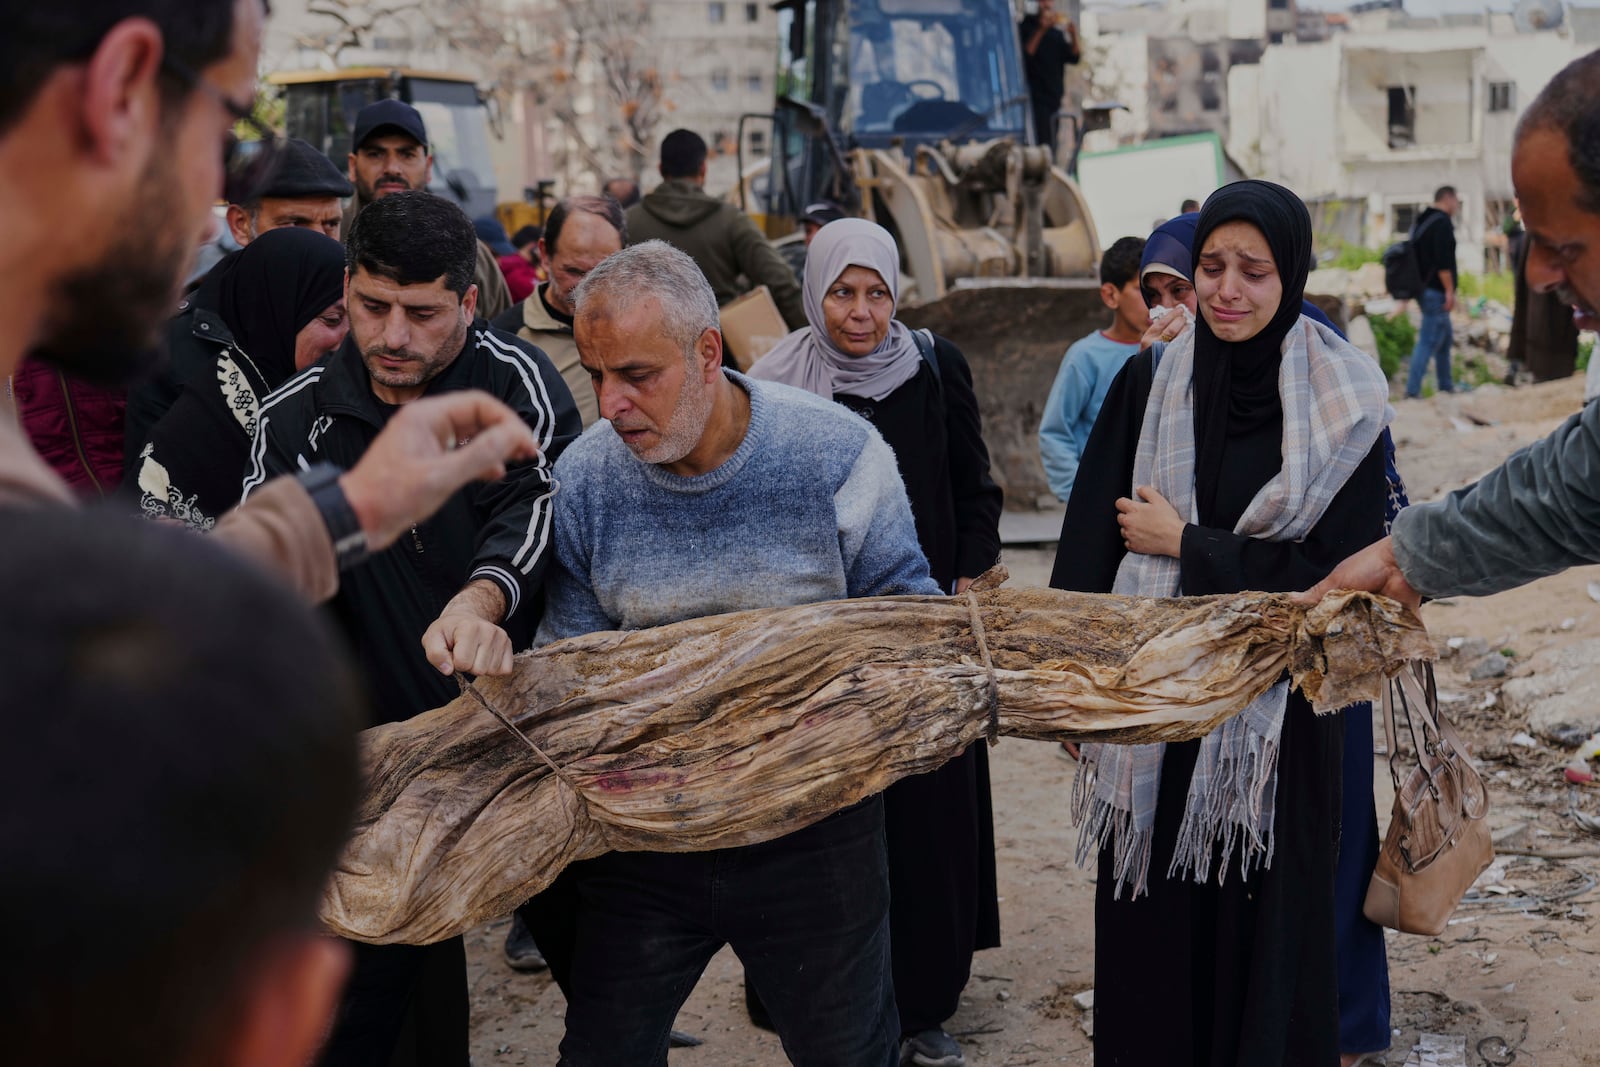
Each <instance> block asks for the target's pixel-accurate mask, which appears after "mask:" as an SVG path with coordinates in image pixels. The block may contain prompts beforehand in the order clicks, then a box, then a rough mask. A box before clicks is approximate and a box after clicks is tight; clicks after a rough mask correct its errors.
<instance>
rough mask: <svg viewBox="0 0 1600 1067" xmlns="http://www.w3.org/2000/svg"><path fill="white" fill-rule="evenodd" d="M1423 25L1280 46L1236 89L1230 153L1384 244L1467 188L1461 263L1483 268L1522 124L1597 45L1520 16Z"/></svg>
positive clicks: (1347, 231) (1460, 228) (1346, 232)
mask: <svg viewBox="0 0 1600 1067" xmlns="http://www.w3.org/2000/svg"><path fill="white" fill-rule="evenodd" d="M1452 21H1455V20H1452ZM1413 22H1414V20H1406V19H1404V18H1403V17H1400V18H1398V19H1395V20H1391V21H1390V22H1389V23H1388V24H1386V25H1383V26H1382V27H1381V28H1372V29H1367V28H1358V27H1353V28H1352V29H1351V30H1350V32H1346V33H1340V34H1337V35H1335V36H1333V37H1331V38H1329V39H1328V40H1324V41H1319V42H1315V43H1306V44H1299V43H1285V44H1282V45H1274V46H1271V47H1269V48H1268V49H1267V50H1266V52H1265V53H1264V54H1263V56H1262V58H1261V62H1260V64H1259V66H1258V67H1257V70H1256V72H1255V73H1256V79H1255V80H1254V82H1253V84H1249V85H1248V86H1246V85H1244V84H1242V83H1236V84H1234V85H1233V86H1232V88H1233V89H1234V93H1233V104H1234V107H1233V111H1234V114H1235V116H1236V121H1235V123H1234V124H1233V128H1232V130H1231V132H1230V140H1229V145H1230V149H1231V150H1232V151H1233V152H1234V154H1235V155H1236V156H1238V157H1239V158H1240V159H1241V160H1242V161H1245V162H1246V165H1247V166H1248V167H1249V168H1250V169H1252V170H1254V171H1256V172H1258V173H1261V174H1262V175H1264V176H1266V177H1269V178H1272V179H1274V180H1276V181H1281V182H1283V183H1284V184H1285V185H1288V186H1289V187H1290V188H1292V189H1294V190H1295V191H1296V192H1298V193H1300V194H1301V195H1302V196H1303V197H1305V199H1306V200H1307V201H1308V202H1310V203H1312V205H1313V210H1314V214H1320V215H1325V216H1326V217H1327V218H1328V219H1330V220H1333V219H1336V220H1337V221H1336V222H1335V221H1329V222H1328V223H1327V228H1328V229H1330V230H1335V231H1336V233H1337V236H1339V237H1341V238H1343V239H1345V240H1349V241H1352V242H1354V243H1359V244H1364V245H1367V246H1368V247H1374V248H1378V247H1383V246H1385V245H1387V244H1389V243H1391V242H1392V241H1395V240H1397V239H1399V238H1401V237H1404V236H1405V234H1406V233H1407V232H1408V231H1409V229H1410V226H1411V222H1412V220H1413V219H1414V218H1415V217H1416V215H1417V213H1418V212H1419V211H1420V210H1421V209H1422V208H1423V207H1425V206H1427V204H1428V203H1429V202H1430V201H1431V199H1432V196H1433V191H1434V190H1435V189H1436V188H1438V187H1439V186H1442V185H1453V186H1455V188H1456V190H1457V192H1458V194H1459V195H1460V197H1461V201H1462V209H1461V213H1460V215H1459V216H1458V217H1457V219H1456V242H1457V260H1458V263H1459V264H1460V266H1461V268H1462V269H1463V270H1469V271H1480V270H1483V269H1485V262H1486V260H1485V253H1486V251H1487V250H1490V249H1493V248H1494V247H1495V245H1496V241H1495V240H1494V238H1493V235H1494V234H1495V233H1497V232H1498V230H1499V226H1500V223H1501V222H1502V220H1503V219H1504V217H1505V215H1506V214H1507V213H1508V212H1509V211H1510V209H1511V206H1512V200H1513V196H1514V194H1513V191H1512V186H1511V147H1512V137H1513V133H1514V131H1515V128H1516V122H1517V118H1518V117H1519V116H1520V115H1521V113H1522V110H1523V108H1525V107H1526V106H1527V104H1528V103H1529V102H1530V101H1532V100H1533V98H1534V97H1535V96H1537V95H1538V93H1539V91H1540V90H1541V89H1542V88H1543V87H1544V85H1545V83H1546V82H1547V81H1548V80H1549V79H1550V77H1551V75H1553V74H1554V73H1555V72H1556V71H1558V70H1560V69H1561V68H1562V67H1563V66H1564V65H1565V64H1566V63H1568V62H1570V61H1571V60H1573V59H1575V58H1577V57H1578V56H1580V55H1582V54H1584V53H1585V52H1586V51H1588V50H1589V48H1591V47H1592V45H1590V44H1586V43H1584V42H1581V41H1579V40H1578V39H1576V37H1575V36H1574V35H1573V34H1572V33H1571V32H1569V31H1545V32H1536V33H1518V32H1516V30H1515V28H1514V27H1513V26H1512V24H1511V20H1510V18H1509V17H1508V16H1496V15H1490V16H1487V17H1478V18H1475V19H1473V20H1471V21H1469V22H1467V24H1465V25H1462V24H1459V23H1458V24H1454V25H1451V24H1438V23H1435V24H1430V25H1415V24H1408V23H1413ZM1396 23H1398V24H1396ZM1251 98H1253V99H1251ZM1319 209H1321V210H1320V211H1319ZM1489 265H1490V266H1495V265H1498V264H1497V262H1490V263H1489Z"/></svg>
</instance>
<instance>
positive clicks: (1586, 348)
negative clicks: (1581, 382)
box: [1578, 337, 1594, 374]
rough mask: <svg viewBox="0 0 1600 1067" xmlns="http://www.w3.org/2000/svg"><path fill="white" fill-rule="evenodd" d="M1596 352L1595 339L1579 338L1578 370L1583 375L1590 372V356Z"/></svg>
mask: <svg viewBox="0 0 1600 1067" xmlns="http://www.w3.org/2000/svg"><path fill="white" fill-rule="evenodd" d="M1593 351H1594V338H1593V337H1579V338H1578V370H1579V372H1581V373H1585V374H1586V373H1588V371H1589V354H1590V353H1591V352H1593Z"/></svg>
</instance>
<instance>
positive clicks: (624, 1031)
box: [535, 241, 938, 1067]
mask: <svg viewBox="0 0 1600 1067" xmlns="http://www.w3.org/2000/svg"><path fill="white" fill-rule="evenodd" d="M575 304H576V317H575V321H574V332H575V334H576V337H577V342H578V354H579V358H580V359H581V360H582V361H583V366H584V367H585V368H586V369H587V370H588V372H589V375H590V377H591V378H592V380H593V381H594V383H595V389H596V393H597V395H598V397H599V401H600V414H601V417H602V419H603V420H604V421H603V422H600V423H596V424H595V425H594V426H592V427H591V428H590V429H589V431H588V432H587V433H585V434H584V435H583V436H582V437H581V438H579V439H578V440H577V441H576V442H574V443H573V444H572V446H571V447H570V448H568V450H567V451H566V452H565V453H564V454H563V455H562V457H561V459H560V460H558V461H557V464H556V468H555V475H556V478H557V479H559V482H560V485H561V491H560V492H559V493H558V494H557V495H556V498H555V523H554V526H555V530H554V536H555V545H556V561H555V567H554V569H553V571H552V572H551V575H550V577H549V579H548V581H547V584H546V588H545V592H546V597H547V602H546V603H547V606H546V609H545V616H544V621H543V623H542V624H541V626H540V630H539V638H538V640H539V642H540V643H541V644H542V643H546V642H550V641H555V640H559V639H561V638H565V637H572V636H575V635H578V634H586V633H591V632H595V631H602V630H625V629H634V628H638V627H646V626H661V625H664V624H667V623H671V622H677V621H679V620H682V619H691V618H698V617H700V616H704V615H711V614H717V613H720V612H729V611H742V610H745V609H750V608H762V607H778V606H784V605H792V604H804V603H811V602H814V601H822V600H832V599H837V598H842V597H861V596H882V595H889V594H907V593H916V594H926V595H933V594H937V592H938V586H937V584H936V583H935V582H934V581H933V580H932V579H931V578H930V577H929V575H928V565H927V561H926V560H925V559H924V558H923V555H922V550H921V549H920V547H918V543H917V536H916V530H915V528H914V526H913V524H912V519H911V507H910V504H909V503H908V502H907V499H906V493H905V488H904V486H903V484H902V483H901V481H900V475H899V471H898V469H897V467H896V465H895V460H894V455H893V453H891V452H890V450H889V448H888V446H887V445H886V444H884V442H883V440H882V438H880V437H879V436H878V434H877V431H876V430H874V429H873V428H872V427H871V426H870V425H869V424H868V423H866V422H865V421H864V420H862V419H860V418H857V417H856V416H855V415H853V414H851V413H850V412H849V411H847V410H846V409H845V408H843V407H841V406H839V405H837V404H834V403H832V402H830V401H827V400H823V399H821V398H820V397H816V396H813V395H811V394H809V393H805V392H802V391H800V390H798V389H792V388H789V387H788V386H782V385H777V384H775V383H771V382H754V381H751V380H750V379H748V378H745V377H743V376H741V375H738V374H735V373H733V372H731V371H724V370H723V369H722V338H721V335H720V333H719V332H718V330H717V304H716V298H715V296H714V295H713V293H712V290H711V287H710V285H708V284H707V283H706V280H705V278H704V276H703V275H702V274H701V273H700V271H699V270H698V269H697V268H696V267H695V264H694V261H693V260H691V259H690V258H689V257H688V256H686V255H685V254H683V253H682V252H679V251H677V250H676V249H674V248H672V247H671V246H669V245H667V244H665V243H664V242H660V241H650V242H646V243H645V244H642V245H635V246H633V247H631V248H628V249H625V250H623V251H622V252H619V253H617V254H616V255H613V256H611V257H610V258H608V259H606V260H605V261H604V262H602V263H601V264H600V265H599V266H598V267H596V268H595V269H594V270H593V271H591V272H590V273H589V275H588V277H587V278H585V279H584V281H583V284H582V285H580V286H579V287H578V289H577V292H576V294H575ZM887 863H888V860H887V856H886V854H885V851H884V838H883V802H882V799H881V798H880V797H873V798H871V799H870V800H866V801H863V802H861V803H860V804H857V805H855V806H853V807H850V808H847V809H845V810H844V811H842V812H839V813H837V814H835V815H832V816H830V817H828V818H826V819H824V820H822V821H821V822H818V823H816V824H814V825H812V826H809V827H806V828H805V829H803V830H798V831H796V832H794V833H791V834H788V835H786V836H784V837H781V838H778V839H777V840H774V841H767V842H763V843H761V844H756V845H747V846H744V847H740V848H729V849H722V850H719V851H715V852H702V853H688V854H684V853H654V852H619V853H611V854H609V855H606V856H602V857H600V858H598V859H596V860H593V861H590V862H589V863H586V864H582V865H580V866H579V867H578V868H576V869H575V870H576V873H575V874H574V878H575V879H576V882H577V899H578V904H577V915H576V917H575V925H574V928H575V943H574V945H573V948H574V951H573V957H572V959H573V962H572V969H571V977H570V981H569V982H567V983H566V987H567V988H568V998H569V999H568V1007H567V1032H566V1036H565V1038H564V1039H563V1041H562V1043H561V1062H562V1063H563V1064H568V1065H571V1067H587V1065H591V1064H592V1065H611V1064H619V1063H628V1064H653V1063H661V1062H665V1056H666V1048H667V1039H668V1030H669V1028H670V1027H671V1025H672V1021H673V1018H674V1017H675V1016H676V1015H677V1012H678V1009H679V1008H680V1007H681V1006H682V1005H683V1002H684V1001H685V1000H686V999H687V998H688V996H689V993H690V992H691V991H692V990H693V988H694V985H695V982H696V981H697V980H698V979H699V977H700V974H701V972H702V971H703V970H704V969H705V966H706V964H707V962H709V961H710V959H711V957H712V956H713V955H714V954H715V953H716V952H717V951H718V950H719V949H720V948H721V947H722V946H723V945H724V944H731V945H732V946H733V948H734V950H735V951H736V952H737V953H738V954H739V957H740V959H741V960H742V961H743V962H744V965H745V973H746V975H747V976H748V978H749V980H750V981H751V983H752V984H753V985H754V986H755V987H756V989H757V990H758V991H759V993H760V995H761V998H762V1000H763V1001H764V1002H765V1004H766V1006H767V1008H768V1011H769V1012H770V1014H771V1017H772V1020H773V1022H774V1024H775V1025H776V1027H777V1029H778V1032H779V1035H780V1036H781V1037H782V1038H783V1045H784V1049H785V1051H786V1052H787V1054H788V1055H789V1057H790V1058H791V1059H792V1060H793V1061H794V1062H795V1063H798V1064H818V1065H822V1064H827V1065H830V1067H869V1065H870V1067H890V1065H893V1064H896V1063H897V1062H898V1060H899V1037H900V1026H899V1020H898V1016H897V1014H896V1011H895V1006H894V991H893V983H892V979H891V977H890V971H889V911H888V906H889V881H888V866H887ZM535 935H536V936H539V930H536V931H535ZM551 962H552V967H555V966H556V960H555V959H554V958H552V961H551Z"/></svg>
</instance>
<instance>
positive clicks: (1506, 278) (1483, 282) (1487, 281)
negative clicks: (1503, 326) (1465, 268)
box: [1460, 270, 1516, 308]
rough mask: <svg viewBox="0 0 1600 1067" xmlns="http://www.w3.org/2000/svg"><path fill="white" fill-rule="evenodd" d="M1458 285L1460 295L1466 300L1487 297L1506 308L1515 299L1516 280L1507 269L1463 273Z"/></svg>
mask: <svg viewBox="0 0 1600 1067" xmlns="http://www.w3.org/2000/svg"><path fill="white" fill-rule="evenodd" d="M1460 287H1461V295H1462V296H1463V297H1465V298H1466V299H1468V300H1476V299H1478V298H1479V297H1488V298H1489V299H1490V300H1493V301H1494V302H1495V303H1497V304H1499V305H1501V306H1502V307H1507V308H1509V307H1510V306H1511V305H1512V303H1513V302H1515V300H1516V280H1515V279H1514V278H1512V276H1511V272H1510V271H1508V270H1498V271H1494V272H1492V273H1489V274H1466V273H1463V274H1462V275H1461V279H1460Z"/></svg>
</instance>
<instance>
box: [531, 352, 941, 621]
mask: <svg viewBox="0 0 1600 1067" xmlns="http://www.w3.org/2000/svg"><path fill="white" fill-rule="evenodd" d="M725 373H727V374H728V376H729V377H730V378H731V379H732V380H733V381H734V382H735V383H736V384H738V386H739V387H740V388H742V389H744V390H745V391H746V392H748V393H749V394H750V428H749V431H748V432H747V433H746V434H745V439H744V441H743V443H741V444H740V445H739V447H738V449H737V450H736V451H735V452H734V454H733V455H732V456H730V457H729V458H728V460H727V461H726V462H724V463H723V464H722V465H721V466H719V467H718V468H716V469H715V470H713V471H711V472H709V473H707V474H702V475H699V476H697V477H693V478H683V477H679V476H677V475H675V474H672V473H670V472H668V471H667V470H666V469H665V468H664V467H659V466H656V465H654V464H649V463H644V462H641V461H640V460H638V459H636V458H635V457H634V455H633V454H632V453H631V452H630V451H629V450H628V447H627V446H626V445H625V444H623V442H622V440H621V438H619V437H618V436H617V435H616V434H615V433H614V432H613V431H612V429H611V425H610V424H609V423H605V422H601V423H597V424H596V425H594V426H593V427H591V428H590V429H589V431H588V432H587V433H585V434H584V435H583V436H582V437H581V438H579V439H578V440H577V441H576V442H574V443H573V444H572V445H571V446H569V447H568V448H567V450H566V452H564V453H563V454H562V456H561V458H560V460H558V461H557V462H556V466H555V477H556V480H557V482H558V484H559V486H560V489H559V491H558V492H557V493H556V501H555V536H556V560H555V564H556V565H555V566H554V567H553V568H552V570H551V573H550V577H549V579H548V581H547V583H546V587H545V590H546V597H547V605H546V609H545V614H544V622H543V624H542V625H541V626H540V628H539V638H538V643H539V644H546V643H548V642H550V641H556V640H559V639H561V638H564V637H572V636H575V635H577V634H585V633H592V632H594V631H597V630H632V629H640V628H643V627H647V626H661V625H665V624H666V623H671V622H678V621H681V620H683V619H693V618H699V617H701V616H704V615H714V614H718V613H721V612H727V611H744V610H747V609H750V608H764V607H782V606H788V605H793V604H808V603H814V602H816V601H821V600H836V599H840V598H843V597H861V596H882V595H887V594H896V593H921V594H930V595H931V594H937V593H938V592H939V588H938V586H937V585H936V584H935V583H934V581H933V580H932V579H931V578H930V577H929V576H928V564H927V561H926V560H925V559H924V558H923V556H922V549H921V548H920V547H919V546H918V544H917V535H916V529H915V527H914V526H913V525H912V521H911V507H910V505H909V504H908V503H907V501H906V492H905V487H904V486H903V485H902V484H901V481H900V473H899V470H898V468H897V467H896V466H895V459H894V454H893V453H892V452H890V450H889V447H888V446H887V445H885V444H884V443H883V439H882V438H880V437H879V436H878V433H877V431H876V430H874V429H873V428H872V427H871V426H870V425H868V424H867V423H866V421H864V420H863V419H861V418H859V417H857V416H856V415H854V414H853V413H851V412H850V411H848V410H846V409H845V408H843V407H841V406H840V405H838V404H835V403H833V402H831V401H828V400H823V399H821V398H820V397H816V396H813V395H811V394H810V393H806V392H803V391H801V390H799V389H792V388H790V387H788V386H784V385H778V384H775V383H772V382H753V381H751V380H750V379H748V378H745V377H743V376H742V375H739V374H735V373H733V372H731V371H729V372H725Z"/></svg>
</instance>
